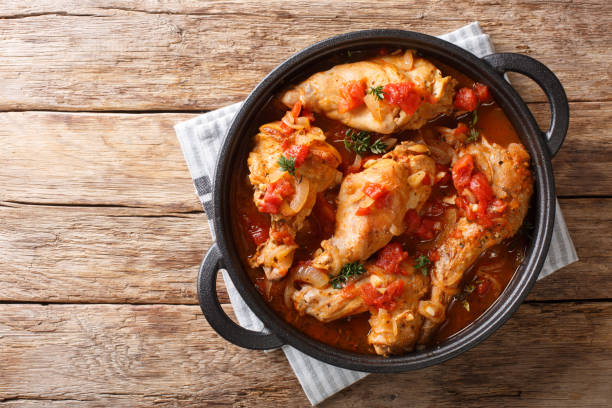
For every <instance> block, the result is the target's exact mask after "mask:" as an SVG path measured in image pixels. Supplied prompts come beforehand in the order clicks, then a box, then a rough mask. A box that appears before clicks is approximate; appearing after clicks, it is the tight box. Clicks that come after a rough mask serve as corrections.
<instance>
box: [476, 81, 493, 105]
mask: <svg viewBox="0 0 612 408" xmlns="http://www.w3.org/2000/svg"><path fill="white" fill-rule="evenodd" d="M474 92H476V97H477V98H478V102H480V103H487V102H490V101H491V93H490V92H489V87H488V86H486V85H485V84H481V83H480V82H475V83H474Z"/></svg>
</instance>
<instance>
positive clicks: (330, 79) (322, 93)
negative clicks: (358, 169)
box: [281, 50, 456, 134]
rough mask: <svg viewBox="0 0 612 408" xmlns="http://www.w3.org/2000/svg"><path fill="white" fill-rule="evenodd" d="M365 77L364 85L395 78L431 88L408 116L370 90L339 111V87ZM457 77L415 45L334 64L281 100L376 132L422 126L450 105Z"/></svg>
mask: <svg viewBox="0 0 612 408" xmlns="http://www.w3.org/2000/svg"><path fill="white" fill-rule="evenodd" d="M362 80H363V81H364V82H365V84H366V89H370V87H377V86H385V85H387V84H391V83H403V82H411V83H413V84H414V85H415V87H416V88H417V89H420V90H423V91H426V93H427V94H430V95H431V96H432V97H431V100H429V101H428V100H425V101H423V103H422V104H421V105H420V106H419V108H418V109H417V111H416V112H415V113H414V114H413V115H411V116H409V115H407V114H406V113H405V112H404V111H402V110H401V109H400V108H399V107H397V106H394V105H390V104H388V103H386V102H385V101H381V100H379V99H377V98H376V96H374V95H372V94H367V95H366V96H365V98H364V103H365V104H364V105H362V106H360V107H357V108H355V109H352V110H351V111H349V112H344V113H340V112H338V102H339V100H340V89H341V88H342V87H343V86H344V85H345V84H346V83H347V82H350V81H362ZM455 83H456V82H455V80H454V79H452V78H451V77H443V76H442V73H441V72H440V70H438V69H437V68H436V67H435V66H434V65H433V64H432V63H431V62H429V61H427V60H425V59H423V58H420V57H416V56H415V55H414V52H413V51H412V50H408V51H406V52H404V53H401V52H400V53H398V54H395V55H387V56H384V57H376V58H372V59H370V60H367V61H359V62H353V63H349V64H342V65H336V66H335V67H333V68H331V69H330V70H327V71H324V72H319V73H316V74H314V75H312V76H311V77H310V78H308V79H307V80H305V81H304V82H302V83H301V84H299V85H297V86H295V87H294V88H291V89H289V90H287V91H286V92H285V93H283V94H282V95H281V101H282V102H283V103H284V104H285V105H287V106H293V104H294V103H295V102H297V101H298V100H299V101H301V102H302V103H303V104H304V105H305V106H306V107H307V108H308V109H310V110H312V111H315V112H318V113H323V114H325V115H326V116H328V117H329V118H331V119H336V120H339V121H340V122H342V123H344V124H345V125H347V126H350V127H352V128H355V129H361V130H368V131H372V132H378V133H384V134H389V133H394V132H398V131H400V130H404V129H418V128H420V127H421V126H423V125H424V124H425V123H426V122H427V121H428V120H430V119H432V118H434V117H436V116H438V115H440V114H443V113H450V112H451V110H452V103H453V96H454V87H455Z"/></svg>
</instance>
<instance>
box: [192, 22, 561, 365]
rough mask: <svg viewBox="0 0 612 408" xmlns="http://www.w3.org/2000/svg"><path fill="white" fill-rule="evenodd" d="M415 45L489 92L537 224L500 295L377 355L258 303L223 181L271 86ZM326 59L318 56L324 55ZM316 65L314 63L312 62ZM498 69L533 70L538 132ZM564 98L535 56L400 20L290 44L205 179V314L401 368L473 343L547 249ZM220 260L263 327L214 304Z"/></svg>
mask: <svg viewBox="0 0 612 408" xmlns="http://www.w3.org/2000/svg"><path fill="white" fill-rule="evenodd" d="M381 46H385V47H390V48H393V47H397V48H411V49H416V50H418V51H419V52H420V53H422V54H423V55H424V56H426V57H432V58H433V59H435V60H437V61H440V62H442V63H445V64H448V65H449V66H451V67H453V68H455V69H457V70H459V71H461V72H463V73H464V74H467V75H468V76H469V77H471V78H472V79H474V80H475V81H478V82H482V83H484V84H487V85H488V86H489V89H490V90H491V92H492V94H493V96H494V97H495V100H496V101H497V103H498V104H499V105H500V106H501V108H502V109H503V110H504V111H505V113H506V115H507V116H508V118H509V119H510V121H511V122H512V124H513V125H514V127H515V129H516V131H517V132H518V134H519V135H520V138H521V140H522V142H523V144H524V145H525V146H526V148H527V149H528V150H529V153H530V155H531V162H532V168H533V172H534V175H535V194H534V201H533V202H534V205H535V213H536V217H535V218H536V221H535V224H536V230H535V232H534V236H533V240H532V242H531V244H530V247H529V248H528V250H527V253H526V256H525V260H524V262H523V263H522V265H521V266H520V268H519V269H518V271H517V272H516V273H515V274H514V276H513V278H512V280H511V281H510V282H509V284H508V286H507V287H506V289H505V290H504V292H503V293H502V294H501V295H500V296H499V298H498V299H497V300H496V301H495V302H494V303H493V304H492V305H491V307H489V309H488V310H486V311H485V312H484V313H483V314H482V315H481V316H480V317H479V318H478V319H477V320H476V321H474V322H473V323H472V324H470V325H469V326H467V327H466V328H464V329H463V330H461V331H460V332H459V333H457V334H455V335H453V336H451V337H450V338H449V339H447V340H446V341H444V342H443V343H441V344H439V345H436V346H432V347H430V348H427V349H425V350H423V351H415V352H412V353H408V354H405V355H401V356H392V357H387V358H384V357H380V356H374V355H363V354H357V353H353V352H349V351H345V350H340V349H337V348H334V347H331V346H329V345H327V344H324V343H321V342H319V341H316V340H314V339H312V338H310V337H308V336H306V335H305V334H303V333H301V332H300V331H298V330H297V329H295V328H294V327H292V326H291V325H290V324H288V323H286V322H285V321H284V320H283V319H282V318H281V317H279V316H277V315H276V314H275V313H274V311H273V310H272V309H271V308H270V307H269V306H268V305H266V303H265V301H264V300H263V299H262V297H261V296H260V295H259V293H258V292H257V290H256V289H255V286H254V285H253V284H252V283H251V281H250V280H249V277H248V275H247V273H246V271H245V270H244V268H243V266H242V264H241V261H240V258H239V256H238V253H237V250H236V247H235V245H234V241H233V238H232V227H231V217H232V214H231V213H230V190H231V188H232V184H233V183H234V184H233V185H236V184H235V180H234V178H235V177H236V174H237V173H238V172H237V171H236V169H237V166H238V163H244V162H245V161H246V159H247V155H248V151H249V148H250V144H251V143H250V140H251V138H252V136H253V135H255V134H256V133H257V126H258V125H259V123H257V119H256V118H257V114H258V113H259V112H260V110H261V109H262V107H263V106H265V105H266V104H267V103H268V102H269V100H270V99H271V98H272V96H273V95H274V94H275V93H277V92H279V91H280V90H281V89H283V88H284V87H285V86H287V85H289V84H291V83H296V82H297V80H299V79H303V78H304V77H305V76H306V75H310V74H312V73H314V72H316V71H319V70H322V69H327V68H329V67H330V66H331V65H330V61H331V60H334V58H336V60H337V56H338V55H340V54H342V55H346V53H347V51H349V50H353V51H355V50H363V49H368V48H372V47H381ZM326 63H327V66H326V65H325V64H326ZM315 67H316V69H315ZM506 71H513V72H519V73H521V74H524V75H526V76H528V77H529V78H531V79H533V80H534V81H535V82H536V83H537V84H538V85H539V86H540V87H541V88H542V89H543V90H544V92H545V93H546V95H547V97H548V101H549V103H550V105H551V113H552V118H551V125H550V128H549V129H548V131H546V132H542V131H541V130H540V129H539V127H538V126H537V124H536V122H535V120H534V118H533V116H532V115H531V113H530V112H529V109H528V108H527V106H526V105H525V103H524V102H523V100H522V99H521V97H520V96H519V95H518V94H517V93H516V92H515V91H514V89H513V88H512V87H511V86H510V85H509V84H508V82H506V80H505V79H504V76H503V75H504V73H505V72H506ZM568 124H569V106H568V103H567V97H566V95H565V92H564V90H563V87H562V86H561V83H560V82H559V80H558V79H557V77H556V76H555V75H554V74H553V73H552V72H551V71H550V70H549V69H548V68H547V67H546V66H544V65H543V64H541V63H540V62H538V61H536V60H534V59H532V58H530V57H527V56H524V55H520V54H492V55H488V56H486V57H484V58H477V57H475V56H474V55H472V54H470V53H469V52H467V51H465V50H463V49H462V48H459V47H457V46H455V45H453V44H451V43H449V42H446V41H443V40H440V39H438V38H435V37H431V36H428V35H424V34H420V33H415V32H410V31H401V30H368V31H358V32H352V33H348V34H343V35H339V36H337V37H333V38H330V39H328V40H325V41H322V42H319V43H317V44H315V45H313V46H311V47H308V48H306V49H305V50H303V51H301V52H299V53H297V54H295V55H294V56H292V57H290V58H289V59H288V60H286V61H285V62H283V63H282V64H281V65H279V66H278V67H277V68H276V69H274V70H273V71H272V72H271V73H270V74H269V75H268V76H267V77H266V78H265V79H264V80H263V81H262V82H261V83H260V84H259V85H257V87H256V88H255V89H254V90H253V92H251V94H250V95H249V96H248V98H247V99H246V101H245V103H244V105H243V106H242V108H241V109H240V111H239V112H238V114H237V115H236V117H235V119H234V122H233V124H232V126H231V128H230V129H229V132H228V135H227V138H226V139H225V142H224V143H223V146H222V149H221V151H220V154H219V161H218V164H217V168H216V175H215V180H214V193H213V194H214V217H213V220H214V225H215V235H216V239H217V242H216V243H215V244H213V245H212V247H211V248H210V249H209V251H208V253H207V254H206V257H205V258H204V261H203V263H202V266H201V268H200V274H199V276H198V298H199V301H200V306H201V308H202V311H203V312H204V316H205V317H206V319H207V320H208V322H209V323H210V325H211V326H212V327H213V328H214V329H215V330H216V331H217V332H218V333H219V334H220V335H221V336H223V337H224V338H225V339H227V340H229V341H230V342H232V343H234V344H236V345H238V346H241V347H245V348H250V349H271V348H276V347H279V346H281V345H284V344H288V345H291V346H293V347H295V348H297V349H298V350H301V351H303V352H304V353H306V354H308V355H310V356H312V357H315V358H316V359H318V360H321V361H324V362H327V363H330V364H333V365H336V366H340V367H344V368H349V369H354V370H360V371H370V372H401V371H408V370H414V369H418V368H423V367H427V366H430V365H432V364H437V363H441V362H443V361H445V360H448V359H449V358H451V357H454V356H457V355H459V354H461V353H463V352H464V351H466V350H468V349H470V348H472V347H474V346H475V345H476V344H478V343H480V342H481V341H483V340H484V339H486V338H487V337H488V336H489V335H491V334H492V333H493V332H494V331H495V330H497V329H498V328H499V327H500V326H501V325H502V324H503V323H504V322H506V321H507V320H508V319H509V318H510V316H512V314H513V313H514V312H515V311H516V309H517V308H518V307H519V305H520V304H521V302H522V301H523V299H524V298H525V296H527V293H528V292H529V290H530V289H531V287H532V286H533V284H534V282H535V281H536V278H537V276H538V274H539V272H540V269H541V268H542V265H543V263H544V259H545V257H546V254H547V252H548V247H549V244H550V239H551V235H552V231H553V222H554V219H555V187H554V179H553V172H552V167H551V157H552V156H554V155H555V154H556V153H557V151H558V150H559V148H560V147H561V144H562V143H563V140H564V138H565V135H566V133H567V128H568ZM219 268H224V269H226V270H227V271H228V272H229V275H230V276H231V279H232V282H233V283H234V285H235V286H236V288H237V289H238V291H239V292H240V295H241V296H242V297H243V299H244V300H245V301H246V303H247V304H248V305H249V307H250V308H251V310H253V312H254V313H255V314H257V316H258V317H259V318H260V319H261V320H262V321H263V323H264V324H265V325H266V327H267V328H268V329H269V330H270V333H269V334H262V333H257V332H254V331H250V330H246V329H244V328H242V327H240V326H238V325H237V324H235V323H234V322H233V321H232V320H231V319H230V318H229V317H227V315H226V314H225V313H224V312H223V310H222V309H221V306H220V304H219V299H218V298H217V293H216V277H217V273H218V270H219Z"/></svg>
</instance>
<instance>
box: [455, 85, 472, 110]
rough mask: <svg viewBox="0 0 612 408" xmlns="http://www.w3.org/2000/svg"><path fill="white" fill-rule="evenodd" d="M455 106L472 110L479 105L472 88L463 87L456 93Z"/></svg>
mask: <svg viewBox="0 0 612 408" xmlns="http://www.w3.org/2000/svg"><path fill="white" fill-rule="evenodd" d="M453 105H454V106H455V108H457V109H459V110H465V111H470V112H472V111H473V110H474V109H476V107H477V106H478V99H477V98H476V93H475V92H474V91H473V90H472V89H470V88H461V89H459V90H458V91H457V93H456V94H455V100H454V101H453Z"/></svg>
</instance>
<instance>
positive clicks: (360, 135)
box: [344, 129, 370, 155]
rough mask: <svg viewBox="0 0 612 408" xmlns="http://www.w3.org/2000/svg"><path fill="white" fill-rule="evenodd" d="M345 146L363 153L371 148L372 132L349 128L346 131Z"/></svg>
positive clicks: (347, 148)
mask: <svg viewBox="0 0 612 408" xmlns="http://www.w3.org/2000/svg"><path fill="white" fill-rule="evenodd" d="M345 135H346V137H345V138H344V147H346V150H352V151H354V152H355V153H357V154H359V155H361V154H363V153H365V152H367V151H368V150H369V149H370V132H366V131H365V130H360V131H357V130H355V129H348V130H347V131H346V133H345Z"/></svg>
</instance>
